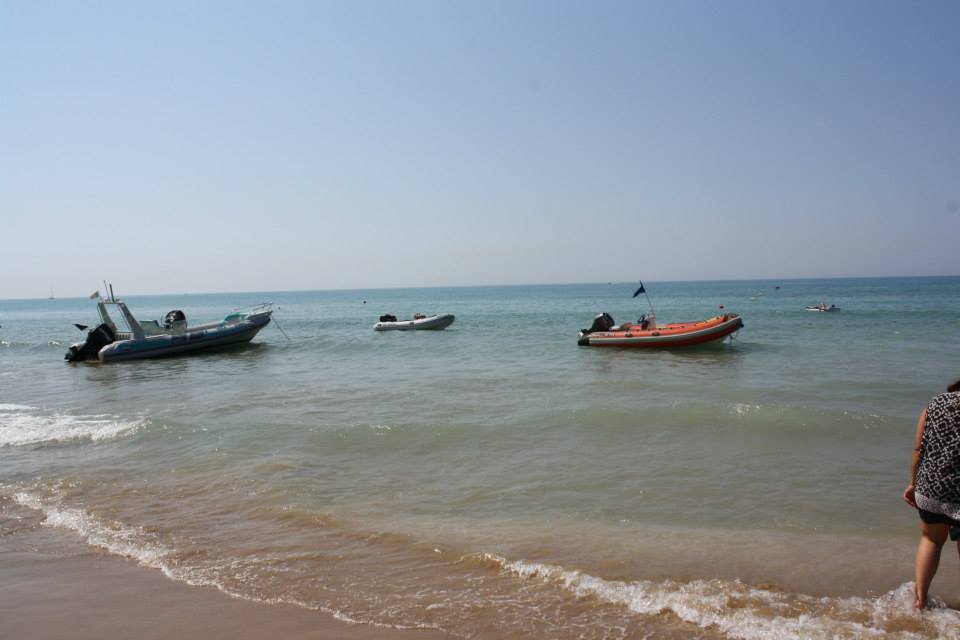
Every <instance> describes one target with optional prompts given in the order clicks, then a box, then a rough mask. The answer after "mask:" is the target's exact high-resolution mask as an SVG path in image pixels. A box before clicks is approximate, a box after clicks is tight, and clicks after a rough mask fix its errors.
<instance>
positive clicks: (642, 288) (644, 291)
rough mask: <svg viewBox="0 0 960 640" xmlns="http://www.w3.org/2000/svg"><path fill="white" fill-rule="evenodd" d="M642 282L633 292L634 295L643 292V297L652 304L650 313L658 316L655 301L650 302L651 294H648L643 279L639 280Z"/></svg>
mask: <svg viewBox="0 0 960 640" xmlns="http://www.w3.org/2000/svg"><path fill="white" fill-rule="evenodd" d="M638 282H639V283H640V288H639V289H637V290H636V291H634V292H633V297H634V298H636V297H637V295H638V294H640V293H643V297H644V298H646V299H647V304H648V305H650V315H652V316H653V317H654V318H656V317H657V312H656V311H654V310H653V303H652V302H650V296H649V295H647V288H646V287H645V286H643V280H638Z"/></svg>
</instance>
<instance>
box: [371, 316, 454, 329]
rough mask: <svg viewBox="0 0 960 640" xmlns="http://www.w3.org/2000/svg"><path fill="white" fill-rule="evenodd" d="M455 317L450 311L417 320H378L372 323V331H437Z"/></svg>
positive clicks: (451, 321) (447, 325) (448, 324)
mask: <svg viewBox="0 0 960 640" xmlns="http://www.w3.org/2000/svg"><path fill="white" fill-rule="evenodd" d="M455 319H456V317H455V316H454V315H453V314H450V313H441V314H439V315H435V316H430V317H429V318H421V319H419V320H398V321H397V322H378V323H377V324H375V325H373V330H374V331H439V330H440V329H446V328H447V327H449V326H450V325H451V324H453V321H454V320H455Z"/></svg>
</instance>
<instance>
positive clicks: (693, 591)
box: [482, 554, 960, 640]
mask: <svg viewBox="0 0 960 640" xmlns="http://www.w3.org/2000/svg"><path fill="white" fill-rule="evenodd" d="M482 559H483V560H485V561H487V562H493V563H494V564H495V565H498V566H499V567H501V569H502V570H503V571H505V572H507V573H509V574H512V575H514V576H517V577H519V578H522V579H526V580H541V581H543V582H546V583H550V584H554V585H556V586H558V587H560V588H562V589H564V590H566V591H568V592H571V593H573V594H574V595H576V596H577V597H578V598H589V597H593V598H597V599H598V600H600V601H602V602H606V603H611V604H618V605H621V606H623V607H625V608H627V609H628V610H629V611H631V612H633V613H636V614H639V615H650V616H653V615H659V614H662V613H664V612H669V613H672V614H673V615H675V616H677V617H678V618H680V619H681V620H683V621H685V622H688V623H691V624H695V625H697V626H699V627H702V628H704V629H714V630H718V631H720V632H722V633H723V634H725V635H727V636H728V637H731V638H741V639H743V640H774V639H776V640H793V639H796V640H805V639H812V638H822V639H830V640H833V639H837V638H851V639H852V638H911V639H913V638H916V639H920V638H945V639H954V640H956V639H960V611H955V610H953V609H949V608H947V607H946V604H945V603H944V602H943V601H942V600H940V599H938V598H936V597H933V598H931V609H930V610H928V611H926V612H923V613H918V612H916V611H914V610H913V583H912V582H908V583H905V584H902V585H900V586H899V587H898V588H896V589H894V590H893V591H890V592H888V593H886V594H883V595H882V596H879V597H876V598H863V597H848V598H827V597H824V598H818V597H813V596H808V595H805V594H796V593H785V592H778V591H772V590H768V589H763V588H758V587H752V586H749V585H746V584H743V583H742V582H739V581H735V580H719V579H711V580H693V581H691V582H685V583H684V582H675V581H672V580H666V581H663V582H653V581H647V580H642V581H637V582H622V581H618V580H605V579H603V578H598V577H596V576H592V575H589V574H586V573H583V572H580V571H576V570H568V569H564V568H563V567H560V566H556V565H549V564H542V563H538V562H526V561H523V560H507V559H506V558H503V557H501V556H498V555H495V554H482Z"/></svg>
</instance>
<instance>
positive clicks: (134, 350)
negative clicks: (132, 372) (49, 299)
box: [97, 311, 270, 362]
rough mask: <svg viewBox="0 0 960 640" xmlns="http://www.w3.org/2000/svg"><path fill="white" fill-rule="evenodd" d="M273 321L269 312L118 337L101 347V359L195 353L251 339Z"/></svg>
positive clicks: (142, 357)
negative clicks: (180, 332) (145, 335)
mask: <svg viewBox="0 0 960 640" xmlns="http://www.w3.org/2000/svg"><path fill="white" fill-rule="evenodd" d="M269 323H270V312H269V311H268V312H265V313H258V314H256V315H252V316H249V317H247V318H246V319H244V320H242V321H240V322H235V323H230V324H227V325H222V326H214V327H207V328H203V329H199V328H198V329H199V330H192V331H187V332H185V333H184V334H183V335H179V336H177V335H160V336H150V337H148V338H143V339H141V340H118V341H116V342H111V343H110V344H108V345H107V346H105V347H103V348H102V349H100V351H99V353H98V354H97V359H98V360H100V362H120V361H123V360H141V359H144V358H161V357H164V356H172V355H183V354H187V353H195V352H197V351H203V350H206V349H213V348H215V347H224V346H228V345H232V344H240V343H244V342H249V341H250V340H252V339H253V337H254V336H256V335H257V333H258V332H259V331H260V330H261V329H262V328H264V327H265V326H267V325H268V324H269Z"/></svg>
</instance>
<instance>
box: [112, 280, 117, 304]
mask: <svg viewBox="0 0 960 640" xmlns="http://www.w3.org/2000/svg"><path fill="white" fill-rule="evenodd" d="M116 301H117V299H116V298H115V297H114V295H113V285H112V284H111V285H110V302H116Z"/></svg>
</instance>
